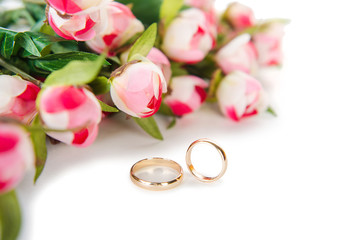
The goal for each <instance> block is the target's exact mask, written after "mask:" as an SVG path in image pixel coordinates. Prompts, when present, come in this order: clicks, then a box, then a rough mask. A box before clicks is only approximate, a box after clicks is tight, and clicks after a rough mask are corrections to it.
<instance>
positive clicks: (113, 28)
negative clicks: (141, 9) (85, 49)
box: [87, 2, 144, 56]
mask: <svg viewBox="0 0 362 240" xmlns="http://www.w3.org/2000/svg"><path fill="white" fill-rule="evenodd" d="M107 18H108V20H107V21H108V24H107V27H106V29H105V30H104V31H103V32H102V33H100V34H97V35H96V36H95V38H93V39H91V40H89V41H87V45H88V46H89V47H90V48H91V49H92V50H93V51H95V52H98V53H102V52H104V51H105V50H107V52H108V55H109V56H114V55H115V54H116V50H117V49H118V48H119V47H121V46H122V45H123V44H124V43H126V42H127V41H128V40H130V39H131V38H132V37H133V36H135V35H136V34H137V33H140V32H142V31H143V30H144V27H143V25H142V23H141V22H140V21H139V20H138V19H137V18H136V17H135V16H134V15H133V13H132V12H131V10H130V9H129V8H128V7H127V6H125V5H123V4H121V3H118V2H111V3H109V4H108V5H107Z"/></svg>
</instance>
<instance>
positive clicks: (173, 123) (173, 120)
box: [167, 117, 177, 129]
mask: <svg viewBox="0 0 362 240" xmlns="http://www.w3.org/2000/svg"><path fill="white" fill-rule="evenodd" d="M176 121H177V119H176V117H174V118H173V119H172V121H171V122H170V124H169V125H168V126H167V129H171V128H173V127H174V126H176Z"/></svg>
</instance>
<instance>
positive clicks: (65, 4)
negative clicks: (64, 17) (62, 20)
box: [47, 0, 110, 14]
mask: <svg viewBox="0 0 362 240" xmlns="http://www.w3.org/2000/svg"><path fill="white" fill-rule="evenodd" d="M108 2H110V0H61V1H60V0H47V3H48V4H49V5H50V6H51V7H52V8H54V9H56V10H57V11H58V12H61V13H62V14H76V13H79V12H82V11H88V12H91V11H97V10H99V9H100V8H102V7H104V5H105V4H107V3H108Z"/></svg>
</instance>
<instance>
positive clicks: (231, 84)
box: [216, 71, 267, 121]
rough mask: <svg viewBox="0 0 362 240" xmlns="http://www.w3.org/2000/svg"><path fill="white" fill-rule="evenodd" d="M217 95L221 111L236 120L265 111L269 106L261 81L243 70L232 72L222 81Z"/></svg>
mask: <svg viewBox="0 0 362 240" xmlns="http://www.w3.org/2000/svg"><path fill="white" fill-rule="evenodd" d="M216 97H217V100H218V103H219V107H220V109H221V112H222V113H223V114H224V115H225V116H227V117H228V118H230V119H232V120H234V121H239V120H240V119H242V118H244V117H248V116H252V115H255V114H258V113H260V112H262V111H265V110H266V106H267V102H266V96H265V93H264V91H263V89H262V86H261V84H260V83H259V81H258V80H256V79H255V78H253V77H251V76H250V75H248V74H246V73H244V72H241V71H234V72H231V73H229V74H228V75H227V76H226V77H225V78H224V79H223V80H222V81H221V83H220V85H219V87H218V89H217V91H216Z"/></svg>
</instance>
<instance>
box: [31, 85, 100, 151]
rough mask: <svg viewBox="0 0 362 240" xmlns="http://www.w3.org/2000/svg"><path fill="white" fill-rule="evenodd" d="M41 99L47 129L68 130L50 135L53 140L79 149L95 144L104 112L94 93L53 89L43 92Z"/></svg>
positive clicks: (39, 105) (56, 87) (68, 88)
mask: <svg viewBox="0 0 362 240" xmlns="http://www.w3.org/2000/svg"><path fill="white" fill-rule="evenodd" d="M39 97H40V99H39V100H38V101H39V102H38V108H39V112H40V115H41V119H42V120H43V123H44V125H45V126H46V127H48V128H50V129H54V130H65V131H64V132H55V131H49V132H47V134H48V135H49V136H51V137H53V138H55V139H57V140H59V141H61V142H64V143H66V144H69V145H74V146H77V147H87V146H89V145H90V144H92V143H93V142H94V140H95V139H96V137H97V134H98V124H99V123H100V121H101V117H102V110H101V107H100V104H99V102H98V100H97V98H96V97H95V96H94V94H93V93H92V92H90V91H88V90H87V89H85V88H76V87H73V86H51V87H47V88H45V89H44V90H42V92H41V94H40V96H39ZM66 130H69V131H66Z"/></svg>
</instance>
